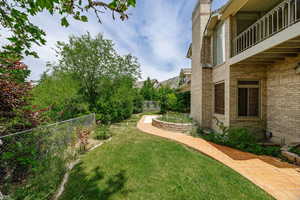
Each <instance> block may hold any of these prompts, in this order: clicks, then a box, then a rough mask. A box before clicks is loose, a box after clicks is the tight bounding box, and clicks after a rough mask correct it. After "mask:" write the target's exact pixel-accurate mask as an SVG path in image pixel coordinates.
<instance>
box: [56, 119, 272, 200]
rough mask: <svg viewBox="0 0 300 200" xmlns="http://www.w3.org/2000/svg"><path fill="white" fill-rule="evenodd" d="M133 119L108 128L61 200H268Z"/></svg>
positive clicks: (238, 178)
mask: <svg viewBox="0 0 300 200" xmlns="http://www.w3.org/2000/svg"><path fill="white" fill-rule="evenodd" d="M138 119H139V116H137V115H135V116H134V117H133V118H131V119H130V120H128V121H125V122H123V123H120V124H115V125H113V126H112V127H111V131H112V134H113V139H112V140H111V141H110V142H108V143H106V144H104V145H103V146H102V147H99V148H98V149H96V150H94V151H92V152H90V153H87V154H86V155H84V156H83V157H82V162H81V164H79V165H78V166H77V167H76V168H75V169H74V170H73V171H72V173H71V176H70V180H69V182H68V184H67V186H66V190H65V192H64V194H63V196H62V198H61V200H96V199H97V200H98V199H99V200H201V199H203V200H208V199H222V200H225V199H243V200H245V199H259V200H262V199H272V198H271V197H270V196H268V195H267V194H266V193H265V192H264V191H262V190H261V189H259V188H258V187H256V186H255V185H254V184H252V183H250V182H249V181H248V180H247V179H245V178H243V177H242V176H240V175H239V174H238V173H236V172H234V171H233V170H231V169H229V168H228V167H226V166H224V165H222V164H220V163H219V162H217V161H215V160H213V159H211V158H209V157H207V156H204V155H202V154H200V153H198V152H195V151H193V150H190V149H189V148H186V147H185V146H182V145H180V144H177V143H175V142H172V141H168V140H164V139H161V138H158V137H155V136H151V135H148V134H145V133H142V132H140V131H139V130H138V129H137V128H136V127H135V125H136V121H137V120H138Z"/></svg>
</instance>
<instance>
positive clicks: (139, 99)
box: [133, 89, 144, 114]
mask: <svg viewBox="0 0 300 200" xmlns="http://www.w3.org/2000/svg"><path fill="white" fill-rule="evenodd" d="M133 93H134V97H133V113H134V114H137V113H141V112H143V104H144V98H143V96H142V95H141V94H140V93H139V91H138V89H134V92H133Z"/></svg>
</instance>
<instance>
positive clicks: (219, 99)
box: [215, 83, 225, 115]
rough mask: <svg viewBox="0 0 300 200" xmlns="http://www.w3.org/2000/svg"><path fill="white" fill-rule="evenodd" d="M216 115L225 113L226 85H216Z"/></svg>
mask: <svg viewBox="0 0 300 200" xmlns="http://www.w3.org/2000/svg"><path fill="white" fill-rule="evenodd" d="M215 113H217V114H222V115H224V113H225V83H219V84H216V85H215Z"/></svg>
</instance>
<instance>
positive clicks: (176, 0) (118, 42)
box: [24, 0, 226, 81]
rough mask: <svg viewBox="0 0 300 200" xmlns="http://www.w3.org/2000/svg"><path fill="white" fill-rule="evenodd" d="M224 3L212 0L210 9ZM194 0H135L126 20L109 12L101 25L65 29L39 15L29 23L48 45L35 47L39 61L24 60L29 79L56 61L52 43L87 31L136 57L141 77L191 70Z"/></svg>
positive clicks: (93, 19) (79, 24)
mask: <svg viewBox="0 0 300 200" xmlns="http://www.w3.org/2000/svg"><path fill="white" fill-rule="evenodd" d="M225 1H226V0H215V1H214V3H213V9H216V8H218V7H219V6H221V5H222V4H224V3H225ZM196 2H197V0H137V8H134V9H131V10H129V13H130V17H129V20H127V21H125V22H122V21H120V20H113V19H112V17H111V14H110V13H109V12H107V13H105V14H103V15H102V21H103V23H102V24H99V23H98V22H97V20H96V17H95V16H93V15H91V16H90V18H89V22H87V23H83V22H76V21H71V23H70V26H69V27H68V28H64V27H61V26H60V21H59V17H53V16H50V15H49V14H47V13H41V14H39V15H38V16H35V17H34V18H33V19H32V20H33V22H34V23H35V24H37V25H39V26H40V27H42V28H43V29H44V30H45V31H46V33H47V37H46V39H47V45H46V46H42V47H35V49H36V50H37V52H38V53H39V56H40V58H39V59H35V58H32V57H27V58H25V60H24V62H25V63H26V64H27V65H28V66H29V67H30V69H31V71H32V73H31V77H30V79H31V80H38V79H39V77H40V75H41V73H42V72H43V71H45V70H46V68H45V65H46V62H48V61H50V62H55V61H56V60H57V58H56V54H55V44H56V42H57V41H67V40H68V37H69V36H70V35H81V34H84V33H86V32H87V31H89V32H90V33H91V34H92V35H96V34H98V33H102V34H103V35H104V36H105V37H106V38H107V39H111V40H113V41H114V43H115V47H116V49H117V51H118V52H119V53H120V54H128V53H131V54H132V55H134V56H136V57H137V58H138V60H139V62H140V63H141V70H142V78H143V79H145V78H147V77H148V76H150V77H151V78H156V79H158V80H160V81H161V80H165V79H168V78H171V77H174V76H177V75H178V73H179V71H180V69H181V68H185V67H190V65H191V64H190V60H189V59H186V58H185V55H186V52H187V49H188V46H189V43H190V42H191V26H192V25H191V15H192V11H193V8H194V6H195V4H196Z"/></svg>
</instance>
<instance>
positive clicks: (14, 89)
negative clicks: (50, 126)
mask: <svg viewBox="0 0 300 200" xmlns="http://www.w3.org/2000/svg"><path fill="white" fill-rule="evenodd" d="M29 73H30V71H29V70H28V67H27V65H25V64H24V63H22V62H15V63H13V64H12V65H10V66H3V65H0V126H1V129H0V135H4V134H7V133H12V132H16V131H22V130H26V129H30V128H33V127H35V126H37V125H38V124H39V111H33V108H32V107H30V105H29V103H28V102H29V99H30V98H31V95H30V91H31V90H32V84H31V83H30V82H27V81H26V78H27V77H28V75H29Z"/></svg>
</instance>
